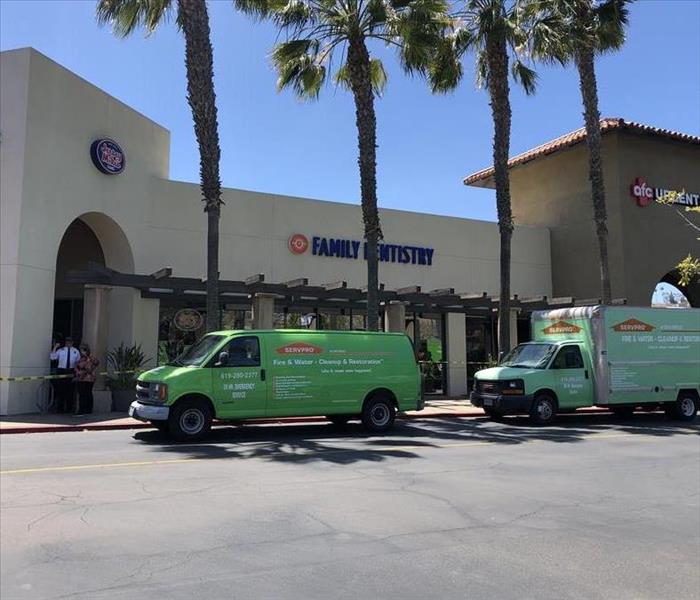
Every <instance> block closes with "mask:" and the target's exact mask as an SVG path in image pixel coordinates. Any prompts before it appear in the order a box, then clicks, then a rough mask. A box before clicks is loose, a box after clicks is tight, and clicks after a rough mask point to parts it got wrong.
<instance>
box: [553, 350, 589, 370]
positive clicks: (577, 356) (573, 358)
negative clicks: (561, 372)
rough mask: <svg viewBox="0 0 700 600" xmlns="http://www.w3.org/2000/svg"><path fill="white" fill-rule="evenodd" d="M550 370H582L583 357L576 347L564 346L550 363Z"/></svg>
mask: <svg viewBox="0 0 700 600" xmlns="http://www.w3.org/2000/svg"><path fill="white" fill-rule="evenodd" d="M552 369H583V356H581V349H580V348H579V347H578V346H564V347H563V348H562V349H561V350H559V354H557V357H556V358H555V359H554V362H553V363H552Z"/></svg>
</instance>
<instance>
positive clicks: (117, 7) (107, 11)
mask: <svg viewBox="0 0 700 600" xmlns="http://www.w3.org/2000/svg"><path fill="white" fill-rule="evenodd" d="M173 12H174V7H173V3H172V0H99V1H98V3H97V8H96V15H97V22H98V23H100V24H101V25H110V26H111V27H112V31H113V32H114V34H115V35H117V36H119V37H126V36H128V35H130V34H131V33H133V32H134V31H135V30H136V29H139V28H141V27H143V28H144V29H145V30H146V33H147V34H150V33H152V32H153V31H155V29H156V28H157V27H158V25H160V24H161V23H162V22H164V21H167V20H168V19H170V18H172V15H173Z"/></svg>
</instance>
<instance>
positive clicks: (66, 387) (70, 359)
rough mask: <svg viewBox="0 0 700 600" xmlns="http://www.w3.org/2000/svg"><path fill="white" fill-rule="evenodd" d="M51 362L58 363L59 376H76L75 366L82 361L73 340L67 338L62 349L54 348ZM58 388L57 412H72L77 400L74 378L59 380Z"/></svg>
mask: <svg viewBox="0 0 700 600" xmlns="http://www.w3.org/2000/svg"><path fill="white" fill-rule="evenodd" d="M50 359H51V360H56V361H58V365H57V369H56V370H57V373H56V374H57V375H71V376H72V375H75V365H76V363H77V362H78V361H79V360H80V352H78V349H77V348H74V347H73V339H72V338H70V337H67V338H66V339H65V341H64V346H63V347H62V348H59V347H58V344H56V346H54V347H53V351H52V352H51V354H50ZM57 382H58V385H57V386H56V395H57V398H56V401H57V404H56V412H59V413H68V412H72V410H73V405H74V403H75V402H74V398H75V383H74V382H73V377H66V378H65V379H58V380H57Z"/></svg>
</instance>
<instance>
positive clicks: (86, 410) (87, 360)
mask: <svg viewBox="0 0 700 600" xmlns="http://www.w3.org/2000/svg"><path fill="white" fill-rule="evenodd" d="M99 364H100V361H99V360H97V359H96V358H95V357H94V356H92V355H91V354H90V347H89V346H88V345H87V344H81V345H80V360H78V363H77V364H76V365H75V379H76V382H77V384H78V414H79V415H87V414H90V413H91V412H92V404H93V398H92V386H94V385H95V378H96V377H97V365H99Z"/></svg>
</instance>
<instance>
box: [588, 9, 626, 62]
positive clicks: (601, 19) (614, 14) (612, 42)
mask: <svg viewBox="0 0 700 600" xmlns="http://www.w3.org/2000/svg"><path fill="white" fill-rule="evenodd" d="M629 1H630V0H607V1H606V2H602V3H601V4H599V5H597V6H596V7H595V8H594V9H593V17H594V19H595V25H596V49H597V50H598V51H599V52H608V51H611V50H618V49H619V48H621V47H622V45H623V44H624V43H625V26H626V25H627V22H628V10H627V4H629Z"/></svg>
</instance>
